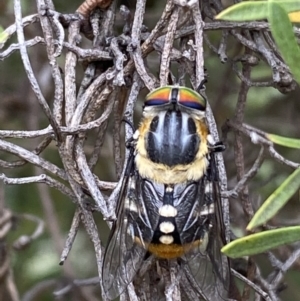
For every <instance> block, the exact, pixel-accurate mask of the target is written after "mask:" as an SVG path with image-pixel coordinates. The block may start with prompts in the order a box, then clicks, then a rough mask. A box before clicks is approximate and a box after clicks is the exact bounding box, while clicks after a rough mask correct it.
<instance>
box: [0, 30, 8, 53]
mask: <svg viewBox="0 0 300 301" xmlns="http://www.w3.org/2000/svg"><path fill="white" fill-rule="evenodd" d="M7 38H8V34H7V33H6V32H5V31H4V30H3V28H2V27H1V26H0V44H3V43H5V42H6V41H7ZM0 49H1V48H0Z"/></svg>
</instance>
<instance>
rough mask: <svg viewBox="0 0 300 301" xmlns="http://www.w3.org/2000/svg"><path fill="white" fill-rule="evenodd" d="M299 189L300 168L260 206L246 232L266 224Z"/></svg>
mask: <svg viewBox="0 0 300 301" xmlns="http://www.w3.org/2000/svg"><path fill="white" fill-rule="evenodd" d="M299 187H300V168H297V169H296V170H295V171H294V172H293V173H292V174H291V175H290V176H289V177H288V178H287V179H286V180H285V181H284V182H283V183H282V184H281V185H280V186H279V187H278V188H277V189H276V190H275V191H274V192H273V193H272V194H271V195H270V196H269V197H268V198H267V200H266V201H265V202H264V203H263V204H262V206H261V207H260V208H259V209H258V210H257V212H256V213H255V215H254V216H253V218H252V220H251V221H250V223H249V225H248V226H247V230H252V229H253V228H255V227H257V226H260V225H262V224H264V223H266V222H267V221H268V220H269V219H270V218H272V217H273V216H274V215H275V214H276V213H277V212H278V211H279V210H280V209H281V208H282V207H283V206H284V205H285V204H286V202H287V201H288V200H289V199H290V198H291V196H292V195H293V194H294V193H295V192H296V191H297V190H298V189H299Z"/></svg>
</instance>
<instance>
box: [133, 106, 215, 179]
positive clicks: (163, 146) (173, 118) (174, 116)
mask: <svg viewBox="0 0 300 301" xmlns="http://www.w3.org/2000/svg"><path fill="white" fill-rule="evenodd" d="M138 133H139V135H138V137H137V140H136V141H137V142H136V157H135V162H136V167H137V169H138V171H139V173H140V174H141V176H142V177H145V178H148V179H151V180H154V181H156V182H160V183H164V184H176V183H182V182H185V181H189V180H191V181H194V180H198V179H200V178H201V177H202V176H203V174H204V173H205V171H206V169H207V167H208V160H207V156H208V143H207V137H208V135H209V133H208V128H207V125H206V123H205V120H204V118H203V116H201V115H200V114H198V115H197V114H193V115H192V114H188V113H187V112H184V111H182V110H172V109H169V110H162V111H159V112H157V114H148V113H145V112H144V116H143V119H142V122H141V123H140V126H139V128H138Z"/></svg>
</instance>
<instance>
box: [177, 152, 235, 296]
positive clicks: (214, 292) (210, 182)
mask: <svg viewBox="0 0 300 301" xmlns="http://www.w3.org/2000/svg"><path fill="white" fill-rule="evenodd" d="M213 156H214V155H213V154H211V158H212V157H213ZM215 172H216V166H215V161H214V160H213V159H211V161H210V167H209V169H208V171H207V174H206V175H204V176H203V178H202V179H200V180H199V181H198V182H194V183H191V184H189V185H187V186H186V187H185V189H184V190H183V192H182V194H181V195H180V196H179V198H178V199H177V200H176V203H177V204H178V205H177V210H178V216H177V217H176V225H177V228H178V230H179V233H180V238H181V243H182V244H183V246H184V249H185V254H184V256H182V259H183V261H184V262H185V263H186V266H185V271H186V276H187V278H188V279H189V280H190V283H191V284H192V286H193V287H194V289H195V290H196V291H197V293H198V295H199V296H200V298H201V300H224V299H226V297H227V295H228V278H229V271H230V270H229V265H228V261H227V258H226V257H225V256H223V255H222V254H221V251H220V249H221V247H222V245H223V243H222V237H223V236H222V233H223V231H224V226H223V219H221V217H220V216H219V215H220V214H221V215H222V212H221V211H220V210H221V203H220V202H221V200H220V194H219V190H218V182H217V178H216V177H215V174H214V173H215Z"/></svg>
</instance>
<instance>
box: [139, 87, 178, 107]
mask: <svg viewBox="0 0 300 301" xmlns="http://www.w3.org/2000/svg"><path fill="white" fill-rule="evenodd" d="M171 92H172V87H171V86H165V87H160V88H158V89H155V90H153V91H152V92H150V93H149V94H148V95H147V96H146V100H145V106H146V107H151V106H160V105H165V104H167V103H169V102H170V95H171Z"/></svg>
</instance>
